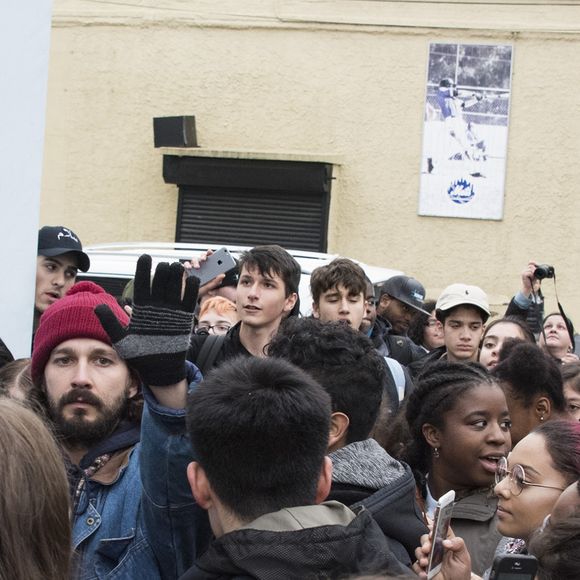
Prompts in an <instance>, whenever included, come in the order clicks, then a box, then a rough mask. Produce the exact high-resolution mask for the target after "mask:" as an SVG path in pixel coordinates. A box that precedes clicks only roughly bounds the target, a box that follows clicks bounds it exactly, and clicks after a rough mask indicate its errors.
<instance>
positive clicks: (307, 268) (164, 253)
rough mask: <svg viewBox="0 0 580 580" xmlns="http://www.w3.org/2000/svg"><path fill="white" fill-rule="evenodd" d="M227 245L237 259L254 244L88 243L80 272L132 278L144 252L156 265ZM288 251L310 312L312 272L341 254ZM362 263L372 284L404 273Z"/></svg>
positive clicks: (303, 303) (304, 305) (305, 310)
mask: <svg viewBox="0 0 580 580" xmlns="http://www.w3.org/2000/svg"><path fill="white" fill-rule="evenodd" d="M221 247H226V248H227V249H228V250H229V251H230V253H231V254H232V255H233V256H234V258H239V256H240V254H241V253H242V252H243V251H245V250H249V249H251V246H232V245H229V244H225V245H224V244H213V243H166V242H146V241H144V242H120V243H107V244H96V245H91V246H87V247H85V248H84V251H85V252H86V254H87V255H88V256H89V257H90V259H91V267H90V269H89V271H88V272H87V273H86V274H85V275H84V276H83V275H82V274H81V273H79V279H82V278H83V277H85V276H88V277H90V278H94V279H97V278H99V277H103V278H111V277H113V278H124V279H127V280H130V279H131V278H133V276H134V274H135V265H136V263H137V259H138V258H139V256H140V255H141V254H149V255H150V256H151V258H152V261H153V268H155V266H156V265H157V264H158V263H159V262H176V261H179V260H181V261H183V260H189V259H190V258H192V257H193V256H196V255H198V254H200V253H202V252H205V251H206V250H208V249H212V250H218V249H219V248H221ZM287 251H288V253H289V254H290V255H291V256H293V257H294V259H295V260H296V261H297V262H298V263H299V264H300V268H301V270H302V277H301V279H300V288H299V294H300V302H301V311H302V313H303V314H309V313H310V311H311V303H312V297H311V295H310V274H311V273H312V271H313V270H314V269H315V268H318V267H319V266H324V265H326V264H328V263H330V262H331V261H332V260H334V259H335V258H337V257H339V256H338V254H324V253H319V252H308V251H306V250H287ZM353 261H354V262H356V263H357V264H359V265H360V266H361V267H362V268H363V270H364V271H365V273H366V275H367V276H368V277H369V279H370V280H371V282H372V283H373V285H375V286H376V285H379V284H382V283H383V282H385V281H386V280H388V279H389V278H391V277H392V276H396V275H398V274H403V272H401V271H400V270H393V269H390V268H381V267H379V266H371V265H369V264H365V263H363V262H360V261H358V260H353Z"/></svg>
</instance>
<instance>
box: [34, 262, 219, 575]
mask: <svg viewBox="0 0 580 580" xmlns="http://www.w3.org/2000/svg"><path fill="white" fill-rule="evenodd" d="M150 272H151V258H150V257H149V256H142V257H141V258H140V259H139V262H138V265H137V272H136V276H135V299H134V309H133V315H132V318H131V320H129V318H128V316H127V315H126V313H125V312H124V311H123V310H122V309H121V308H120V307H119V305H118V304H117V302H116V300H115V299H114V298H113V297H112V296H111V295H109V294H107V293H105V291H104V290H103V289H102V288H101V287H99V286H97V285H96V284H93V283H92V282H80V283H79V284H77V285H75V286H73V288H72V289H71V290H70V291H69V292H68V294H67V295H66V296H65V297H63V298H61V299H60V300H58V301H56V302H55V303H54V304H53V305H51V306H50V307H49V308H48V309H47V310H46V312H45V313H44V314H43V316H42V318H41V320H40V325H39V327H38V330H37V333H36V337H35V342H34V350H33V353H32V365H31V373H32V378H33V381H34V384H35V389H34V391H33V393H34V395H35V396H36V398H37V399H38V401H39V402H40V403H41V404H42V406H43V407H44V408H45V410H46V413H47V415H48V417H49V418H50V420H51V422H52V424H53V426H54V429H55V432H56V434H57V436H58V438H59V440H60V441H61V442H62V446H63V449H64V451H65V453H66V459H67V462H68V463H70V467H69V482H70V484H71V491H72V495H73V498H72V499H73V514H74V517H73V543H74V549H75V551H76V552H77V554H78V565H79V571H78V577H79V578H80V579H87V580H88V579H89V578H91V579H92V578H112V577H115V578H134V577H136V575H137V574H138V575H140V576H142V577H143V578H176V577H178V576H179V575H180V574H181V573H182V572H183V571H184V570H186V569H187V568H188V567H189V566H190V565H191V563H192V562H193V560H194V559H195V558H196V556H197V555H198V552H199V551H200V550H201V549H202V548H204V547H205V545H206V543H207V542H208V541H209V535H210V532H209V522H208V520H207V515H206V513H205V512H204V511H203V510H202V509H201V508H199V507H198V506H197V504H196V503H195V502H194V500H193V498H192V497H191V492H190V488H189V485H188V482H187V477H186V468H187V464H188V463H189V461H191V457H192V450H191V446H190V444H189V443H188V439H187V437H186V436H185V409H184V408H185V402H186V397H187V392H188V390H190V389H192V388H194V387H195V386H196V385H197V384H198V383H199V381H200V380H201V375H200V373H199V371H198V369H197V368H196V367H195V366H194V365H192V364H191V363H186V360H185V355H186V351H187V345H188V341H189V335H190V332H191V327H192V324H193V311H192V307H193V305H194V304H195V302H196V295H197V290H198V283H197V280H196V278H194V277H191V278H188V280H187V283H186V288H185V293H184V296H183V299H182V296H181V295H182V277H183V267H182V266H181V265H180V264H172V265H171V266H169V265H168V264H160V265H159V266H158V268H157V271H156V273H155V277H154V279H153V284H152V286H151V284H150ZM140 385H141V388H140ZM141 393H142V394H141ZM143 399H144V407H143V416H142V423H141V426H140V425H139V423H140V421H141V413H140V409H141V405H142V402H143ZM177 508H179V509H177Z"/></svg>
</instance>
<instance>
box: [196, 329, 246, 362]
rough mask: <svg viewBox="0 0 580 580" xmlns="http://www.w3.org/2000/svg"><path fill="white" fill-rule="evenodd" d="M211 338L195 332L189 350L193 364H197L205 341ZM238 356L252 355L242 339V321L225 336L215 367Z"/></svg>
mask: <svg viewBox="0 0 580 580" xmlns="http://www.w3.org/2000/svg"><path fill="white" fill-rule="evenodd" d="M208 338H209V335H207V334H206V335H198V334H194V335H193V336H192V337H191V343H190V346H189V350H188V352H187V360H189V361H191V362H192V363H193V364H197V360H198V357H199V353H200V352H201V349H202V347H203V343H204V342H205V341H206V340H207V339H208ZM237 356H252V354H251V353H250V352H248V351H247V350H246V348H245V347H244V345H243V344H242V343H241V341H240V323H238V324H236V325H235V326H233V327H232V328H230V330H229V332H228V333H227V335H226V336H225V337H224V340H223V343H222V345H221V348H220V350H219V352H218V353H217V356H216V357H215V359H214V362H213V365H212V366H213V367H219V366H220V365H221V364H222V363H223V362H224V361H226V360H229V359H230V358H235V357H237ZM198 366H199V365H198Z"/></svg>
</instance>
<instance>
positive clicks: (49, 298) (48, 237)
mask: <svg viewBox="0 0 580 580" xmlns="http://www.w3.org/2000/svg"><path fill="white" fill-rule="evenodd" d="M90 265H91V262H90V260H89V257H88V256H87V255H86V254H85V253H84V252H83V246H82V244H81V241H80V239H79V237H78V236H77V235H76V234H75V233H74V232H73V231H72V230H70V229H69V228H65V227H64V226H44V227H43V228H41V229H40V230H39V232H38V256H37V258H36V293H35V296H34V330H36V328H37V326H38V320H39V318H40V315H41V314H42V313H43V312H44V311H45V310H46V309H47V308H48V307H49V306H50V305H51V304H53V303H54V302H56V301H57V300H59V299H60V298H62V297H63V296H64V295H65V294H66V293H67V292H68V290H69V289H70V288H71V286H72V285H73V284H74V283H75V280H76V277H77V272H78V270H82V271H83V272H86V271H87V270H88V269H89V267H90Z"/></svg>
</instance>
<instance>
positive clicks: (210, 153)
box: [159, 147, 345, 165]
mask: <svg viewBox="0 0 580 580" xmlns="http://www.w3.org/2000/svg"><path fill="white" fill-rule="evenodd" d="M159 151H161V153H162V154H163V155H175V156H177V157H217V158H223V159H261V160H266V161H306V162H309V163H332V164H333V165H342V164H343V163H344V159H345V158H344V156H343V155H335V154H327V153H312V152H305V151H254V150H250V149H244V150H242V149H210V148H204V147H159Z"/></svg>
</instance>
